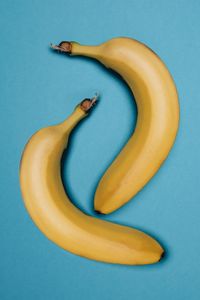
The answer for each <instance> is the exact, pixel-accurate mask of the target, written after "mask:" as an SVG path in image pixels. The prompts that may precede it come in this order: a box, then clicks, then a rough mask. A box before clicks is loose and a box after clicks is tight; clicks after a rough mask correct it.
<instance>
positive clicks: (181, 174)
mask: <svg viewBox="0 0 200 300" xmlns="http://www.w3.org/2000/svg"><path fill="white" fill-rule="evenodd" d="M199 14H200V2H199V1H197V0H196V1H195V0H193V1H185V0H182V1H172V0H171V1H164V0H163V1H158V0H157V1H148V0H146V1H144V0H143V1H135V0H134V1H132V0H129V1H128V0H124V1H121V0H115V1H112V0H101V1H97V0H82V1H81V0H79V1H75V0H73V1H72V0H68V1H64V0H63V1H61V0H58V1H47V0H43V1H39V0H35V1H25V0H22V1H10V0H1V2H0V28H1V29H0V30H1V39H0V41H1V45H0V54H1V55H0V66H1V69H0V70H1V71H0V76H1V77H0V90H1V100H0V101H1V102H0V103H1V109H0V114H1V116H0V120H1V147H0V156H1V180H0V184H1V216H0V228H1V247H0V258H1V259H0V260H1V262H0V270H1V271H0V272H1V275H0V276H1V278H0V281H1V284H0V291H1V292H0V299H1V300H5V299H6V300H7V299H9V300H10V299H15V300H18V299H20V300H27V299H29V300H35V299H39V300H55V299H59V300H60V299H61V300H62V299H68V300H71V299H73V300H78V299H81V300H86V299H87V300H93V299H95V300H99V299H104V300H121V299H134V300H143V299H148V300H151V299H162V300H165V299H166V300H168V299H175V300H178V299H180V300H184V299H191V300H194V299H200V289H199V285H200V268H199V253H200V238H199V230H200V192H199V182H200V172H199V168H200V155H199V148H200V139H199V136H200V134H199V131H200V122H199V120H200V117H199V111H200V101H199V99H200V92H199V69H200V59H199V54H200V50H199V49H200V39H199V27H200V18H199ZM114 36H130V37H134V38H136V39H138V40H140V41H142V42H144V43H146V44H147V45H149V46H150V47H151V48H152V49H153V50H154V51H156V52H157V53H158V54H159V55H160V56H161V57H162V59H163V60H164V61H165V63H166V64H167V66H168V67H169V69H170V71H171V73H172V75H173V77H174V79H175V81H176V84H177V88H178V92H179V96H180V105H181V124H180V130H179V134H178V137H177V140H176V144H175V146H174V148H173V150H172V151H171V153H170V156H169V158H168V159H167V161H166V162H165V164H164V165H163V167H162V168H161V169H160V171H159V172H158V173H157V174H156V176H155V177H154V178H153V180H151V182H150V183H149V184H148V185H147V186H146V187H145V188H144V189H143V190H142V191H141V192H140V193H139V194H138V195H137V196H136V197H135V199H134V200H133V201H131V202H129V204H127V205H126V206H124V207H123V208H122V209H120V210H118V211H117V212H115V213H113V214H112V215H110V216H106V217H105V219H108V220H112V221H117V222H119V223H122V224H127V225H130V226H135V227H137V228H140V229H142V230H144V231H146V232H149V233H150V234H152V235H153V236H155V237H156V238H158V240H159V241H161V242H162V244H163V245H164V247H165V249H166V250H167V256H166V258H165V259H164V260H163V261H162V262H161V263H159V264H157V265H152V266H144V267H128V266H118V265H109V264H103V263H98V262H95V261H90V260H87V259H83V258H80V257H77V256H75V255H72V254H70V253H68V252H65V251H64V250H62V249H60V248H59V247H57V246H56V245H54V244H53V243H52V242H50V241H49V240H48V239H47V238H46V237H45V236H43V234H42V233H41V232H40V231H39V230H38V229H37V228H36V226H35V225H34V224H33V223H32V221H31V219H30V218H29V216H28V214H27V212H26V210H25V208H24V205H23V202H22V198H21V194H20V189H19V178H18V166H19V161H20V156H21V153H22V150H23V147H24V145H25V143H26V141H27V139H28V138H29V137H30V136H31V135H32V134H33V133H34V132H35V131H36V130H38V129H39V128H41V127H44V126H46V125H50V124H55V123H57V122H60V121H61V120H63V119H64V118H65V117H66V116H67V115H68V114H69V113H70V112H71V111H72V110H73V108H74V106H75V105H76V104H77V103H78V102H79V101H80V100H81V99H82V98H84V97H90V96H92V95H93V94H94V92H95V91H96V90H98V91H100V93H101V95H102V96H101V102H100V103H99V105H98V106H97V107H96V108H95V110H94V111H93V113H92V115H91V117H90V118H88V119H87V120H86V121H84V122H83V123H82V124H81V126H80V127H79V129H78V130H76V131H75V132H74V135H73V137H72V139H71V147H70V153H69V156H68V157H67V158H66V160H65V163H64V169H63V173H64V181H65V183H66V186H67V187H68V189H69V193H70V195H71V196H72V199H73V201H74V203H76V205H78V206H79V207H80V208H81V209H83V210H84V211H86V212H88V213H89V214H93V211H92V201H93V194H94V191H95V187H96V185H97V182H98V180H99V178H100V176H101V174H102V173H103V171H104V170H105V168H106V167H107V166H108V165H109V163H110V162H111V161H112V159H113V157H114V156H115V155H116V154H117V153H118V151H119V150H120V149H121V147H122V146H123V145H124V143H125V142H126V140H127V139H128V137H129V136H130V134H131V131H132V128H133V125H134V122H135V118H136V115H135V106H134V103H133V100H132V97H131V95H130V92H129V90H128V89H127V87H126V85H125V84H124V83H123V82H122V81H120V79H119V78H117V77H115V76H114V75H113V74H112V73H110V72H109V71H107V70H105V69H104V68H102V67H101V66H100V65H99V64H97V63H95V62H94V61H92V60H86V59H82V58H67V57H65V56H62V55H58V54H55V53H53V52H52V51H50V50H49V49H48V44H49V43H50V42H55V43H56V42H59V41H61V40H65V39H68V40H76V41H79V42H81V43H88V44H98V43H100V42H103V41H105V40H107V39H110V38H112V37H114Z"/></svg>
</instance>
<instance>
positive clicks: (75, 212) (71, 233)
mask: <svg viewBox="0 0 200 300" xmlns="http://www.w3.org/2000/svg"><path fill="white" fill-rule="evenodd" d="M85 116H86V113H85V112H84V111H83V110H82V109H81V107H80V106H78V107H77V108H76V109H75V111H74V112H73V113H72V114H71V115H70V117H69V118H68V119H67V120H65V121H64V122H63V123H60V124H58V125H56V126H50V127H47V128H44V129H41V130H39V131H38V132H36V133H35V134H34V135H33V136H32V137H31V139H30V140H29V142H28V143H27V145H26V147H25V149H24V152H23V156H22V159H21V165H20V185H21V191H22V196H23V199H24V203H25V206H26V208H27V210H28V212H29V214H30V216H31V218H32V219H33V221H34V222H35V224H36V225H37V226H38V227H39V229H40V230H41V231H42V232H43V233H44V234H45V235H46V236H47V237H48V238H49V239H50V240H51V241H53V242H54V243H56V244H57V245H59V246H60V247H62V248H64V249H65V250H67V251H70V252H72V253H74V254H77V255H80V256H84V257H87V258H89V259H93V260H97V261H103V262H107V263H117V264H127V265H143V264H152V263H155V262H158V261H159V260H160V258H161V256H162V254H163V249H162V247H161V246H160V245H159V244H158V242H157V241H155V240H154V239H153V238H151V237H150V236H148V235H146V234H145V233H143V232H141V231H138V230H136V229H133V228H129V227H126V226H121V225H117V224H113V223H110V222H106V221H103V220H99V219H96V218H93V217H90V216H88V215H86V214H84V213H82V212H81V211H80V210H79V209H77V208H76V207H75V206H74V205H73V204H72V203H71V201H70V199H69V198H68V196H67V194H66V192H65V190H64V187H63V184H62V179H61V170H60V161H61V158H62V154H63V151H64V150H65V148H66V147H67V143H68V137H69V135H70V133H71V131H72V129H73V128H74V127H75V126H76V124H77V123H78V122H79V121H80V120H81V119H82V118H84V117H85Z"/></svg>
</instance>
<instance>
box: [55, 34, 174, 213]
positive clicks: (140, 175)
mask: <svg viewBox="0 0 200 300" xmlns="http://www.w3.org/2000/svg"><path fill="white" fill-rule="evenodd" d="M52 48H53V49H56V50H59V51H61V52H64V53H69V54H72V55H84V56H89V57H92V58H95V59H97V60H99V61H100V62H101V63H102V64H104V65H105V66H106V67H108V68H111V69H113V70H115V71H116V72H118V73H119V74H120V75H121V76H122V77H123V78H124V80H125V81H126V82H127V84H128V85H129V87H130V89H131V90H132V92H133V94H134V96H135V99H136V104H137V109H138V118H137V124H136V128H135V131H134V132H133V135H132V136H131V138H130V139H129V141H128V143H127V144H126V146H125V147H124V148H123V149H122V151H121V152H120V154H119V155H118V156H117V158H116V159H115V160H114V161H113V163H112V164H111V165H110V166H109V168H108V169H107V171H106V172H105V174H104V176H103V177H102V179H101V180H100V182H99V185H98V187H97V190H96V194H95V201H94V203H95V210H97V211H99V212H101V213H104V214H108V213H111V212H113V211H114V210H116V209H118V208H119V207H121V206H122V205H124V204H125V203H126V202H128V201H129V200H130V199H131V198H132V197H133V196H135V195H136V194H137V193H138V192H139V191H140V190H141V189H142V188H143V187H144V185H145V184H146V183H147V182H148V181H149V180H150V179H151V177H152V176H153V175H154V174H155V173H156V172H157V170H158V169H159V168H160V166H161V164H162V163H163V161H164V160H165V159H166V157H167V155H168V153H169V151H170V149H171V147H172V145H173V143H174V140H175V137H176V133H177V129H178V124H179V104H178V96H177V91H176V87H175V84H174V82H173V79H172V77H171V75H170V73H169V71H168V70H167V68H166V66H165V65H164V63H163V62H162V61H161V60H160V58H159V57H158V56H157V55H156V54H155V53H154V52H153V51H152V50H151V49H149V48H148V47H147V46H145V45H144V44H142V43H140V42H138V41H136V40H133V39H130V38H114V39H111V40H109V41H107V42H105V43H103V44H101V45H98V46H84V45H80V44H78V43H76V42H62V43H60V44H59V45H58V46H53V45H52Z"/></svg>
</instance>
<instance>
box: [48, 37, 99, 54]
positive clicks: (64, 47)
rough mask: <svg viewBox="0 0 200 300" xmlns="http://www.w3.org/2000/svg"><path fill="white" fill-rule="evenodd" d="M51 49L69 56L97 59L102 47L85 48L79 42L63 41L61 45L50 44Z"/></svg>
mask: <svg viewBox="0 0 200 300" xmlns="http://www.w3.org/2000/svg"><path fill="white" fill-rule="evenodd" d="M50 47H51V49H53V50H57V51H58V52H60V53H65V54H69V55H82V56H88V57H93V58H97V57H98V55H99V51H100V48H101V47H100V46H85V45H81V44H79V43H77V42H69V41H63V42H61V43H60V44H59V45H53V44H50Z"/></svg>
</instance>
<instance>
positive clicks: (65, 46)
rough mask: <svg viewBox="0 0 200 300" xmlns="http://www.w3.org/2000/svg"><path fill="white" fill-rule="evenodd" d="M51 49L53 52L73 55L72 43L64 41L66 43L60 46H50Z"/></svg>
mask: <svg viewBox="0 0 200 300" xmlns="http://www.w3.org/2000/svg"><path fill="white" fill-rule="evenodd" d="M50 47H51V48H52V49H53V50H57V51H59V52H62V53H67V54H71V53H72V43H71V42H67V41H64V42H61V43H60V44H59V45H53V44H50Z"/></svg>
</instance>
